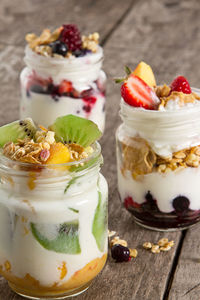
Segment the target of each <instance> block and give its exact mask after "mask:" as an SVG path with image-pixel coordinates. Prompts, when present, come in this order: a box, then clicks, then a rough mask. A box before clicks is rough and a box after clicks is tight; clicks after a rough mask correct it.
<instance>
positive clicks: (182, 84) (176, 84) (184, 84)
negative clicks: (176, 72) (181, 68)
mask: <svg viewBox="0 0 200 300" xmlns="http://www.w3.org/2000/svg"><path fill="white" fill-rule="evenodd" d="M170 88H171V92H175V91H176V92H182V93H184V94H191V93H192V90H191V87H190V85H189V82H188V81H187V79H186V78H185V77H183V76H178V77H176V78H175V79H174V80H173V81H172V83H171V84H170Z"/></svg>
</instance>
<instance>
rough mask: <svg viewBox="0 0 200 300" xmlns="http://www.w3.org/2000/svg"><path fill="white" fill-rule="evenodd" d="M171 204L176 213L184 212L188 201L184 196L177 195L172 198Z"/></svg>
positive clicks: (187, 206) (188, 203)
mask: <svg viewBox="0 0 200 300" xmlns="http://www.w3.org/2000/svg"><path fill="white" fill-rule="evenodd" d="M172 205H173V207H174V209H175V211H176V212H177V213H184V212H186V211H187V210H188V208H189V205H190V201H189V199H188V198H187V197H185V196H178V197H176V198H174V199H173V201H172Z"/></svg>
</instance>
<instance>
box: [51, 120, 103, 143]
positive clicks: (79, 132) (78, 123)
mask: <svg viewBox="0 0 200 300" xmlns="http://www.w3.org/2000/svg"><path fill="white" fill-rule="evenodd" d="M50 130H52V131H54V132H55V138H56V141H57V142H59V141H61V142H62V143H66V144H71V143H76V144H79V145H81V146H82V147H87V146H89V145H91V144H92V143H93V142H94V141H96V140H97V139H98V138H100V136H101V131H100V130H99V129H98V127H97V125H96V124H95V123H93V122H92V121H90V120H87V119H84V118H81V117H77V116H74V115H67V116H64V117H58V118H57V119H56V120H55V122H54V124H53V125H51V126H50Z"/></svg>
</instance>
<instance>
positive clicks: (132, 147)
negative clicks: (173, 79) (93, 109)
mask: <svg viewBox="0 0 200 300" xmlns="http://www.w3.org/2000/svg"><path fill="white" fill-rule="evenodd" d="M193 91H194V92H196V93H198V94H199V93H200V90H197V89H193ZM121 118H122V120H123V123H122V124H121V125H120V126H119V128H118V130H117V132H116V140H117V170H118V190H119V194H120V198H121V201H122V202H123V204H124V206H125V208H126V209H127V210H128V211H129V212H131V213H132V214H133V216H134V220H135V222H136V223H138V224H140V225H142V226H144V227H147V228H150V229H155V230H160V231H173V230H177V229H185V228H188V227H189V226H191V225H193V224H195V223H197V222H198V221H199V220H200V201H199V194H200V185H199V182H200V105H197V106H195V107H194V106H193V107H187V108H185V109H184V108H182V109H179V110H176V111H153V110H144V109H141V108H134V107H131V106H129V105H127V104H126V103H125V102H124V101H123V100H122V101H121Z"/></svg>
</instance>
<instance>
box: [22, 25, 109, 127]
mask: <svg viewBox="0 0 200 300" xmlns="http://www.w3.org/2000/svg"><path fill="white" fill-rule="evenodd" d="M26 40H27V42H28V45H27V46H26V49H25V62H26V65H27V67H26V68H24V70H23V71H22V73H21V76H20V78H21V90H22V99H21V106H20V115H21V118H26V117H29V116H31V117H32V119H33V120H35V121H36V122H38V123H40V124H43V125H45V126H48V125H50V124H52V123H53V122H54V120H55V119H56V118H57V117H59V116H62V115H65V114H74V115H78V116H81V117H84V118H87V119H90V120H92V121H94V122H95V123H96V124H97V125H98V127H99V128H100V129H101V131H103V129H104V123H105V81H106V75H105V73H104V72H103V70H101V66H102V61H103V49H102V48H101V47H100V46H99V44H98V43H99V34H98V33H97V32H95V33H93V34H89V35H88V36H84V35H82V36H81V34H80V32H79V29H78V27H77V26H76V25H74V24H66V25H63V26H61V27H60V28H57V29H56V30H55V31H53V32H51V31H50V30H49V29H45V30H43V32H42V33H41V35H40V36H37V35H35V34H33V33H30V34H27V35H26Z"/></svg>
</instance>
